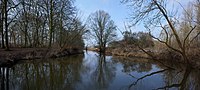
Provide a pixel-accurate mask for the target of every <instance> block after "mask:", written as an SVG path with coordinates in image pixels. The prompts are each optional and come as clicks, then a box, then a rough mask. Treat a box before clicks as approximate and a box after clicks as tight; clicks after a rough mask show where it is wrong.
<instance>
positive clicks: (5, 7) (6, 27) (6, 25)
mask: <svg viewBox="0 0 200 90" xmlns="http://www.w3.org/2000/svg"><path fill="white" fill-rule="evenodd" d="M4 11H5V12H4V13H5V19H4V21H5V22H4V24H5V34H6V37H5V39H6V50H10V48H9V44H8V22H7V20H8V12H7V0H4Z"/></svg>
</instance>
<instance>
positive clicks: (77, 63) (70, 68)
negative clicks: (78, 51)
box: [1, 56, 83, 90]
mask: <svg viewBox="0 0 200 90" xmlns="http://www.w3.org/2000/svg"><path fill="white" fill-rule="evenodd" d="M82 58H83V57H80V56H79V57H77V56H74V57H67V60H65V59H66V58H62V59H59V60H48V61H43V60H39V61H34V62H33V61H31V62H26V63H21V64H17V65H16V66H14V68H13V69H10V70H9V68H1V90H8V88H5V86H6V85H7V86H8V87H9V89H10V90H67V89H70V90H71V89H74V86H73V84H74V83H76V82H77V81H78V80H79V79H80V74H79V72H80V71H79V70H80V68H81V65H82ZM70 59H72V60H70ZM5 75H6V77H5ZM8 78H9V79H8ZM5 82H6V85H4V84H5Z"/></svg>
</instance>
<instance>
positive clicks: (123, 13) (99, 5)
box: [75, 0, 193, 38]
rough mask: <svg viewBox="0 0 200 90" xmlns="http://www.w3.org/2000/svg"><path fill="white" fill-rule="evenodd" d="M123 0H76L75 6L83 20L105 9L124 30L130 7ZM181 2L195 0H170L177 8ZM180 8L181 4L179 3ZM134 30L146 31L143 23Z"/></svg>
mask: <svg viewBox="0 0 200 90" xmlns="http://www.w3.org/2000/svg"><path fill="white" fill-rule="evenodd" d="M120 1H121V0H76V2H75V6H76V7H77V8H78V10H79V12H80V13H81V15H82V20H83V21H86V20H87V17H88V16H89V15H90V14H91V13H94V12H95V11H97V10H104V11H106V12H107V13H109V15H110V16H111V19H112V20H113V21H114V22H115V24H116V25H117V27H118V29H119V30H120V31H124V30H125V28H124V23H130V13H131V11H130V8H128V6H126V5H125V4H122V3H120ZM177 1H178V2H180V3H181V4H182V5H183V6H184V7H185V6H186V5H187V3H188V2H189V1H193V0H169V3H170V5H172V4H174V5H175V8H177V6H178V5H179V4H178V3H177ZM179 8H180V5H179ZM180 12H181V11H180ZM132 29H133V32H138V31H145V30H146V29H145V28H144V26H143V25H137V26H134V27H133V28H132ZM118 36H119V38H122V35H121V33H120V32H119V31H118Z"/></svg>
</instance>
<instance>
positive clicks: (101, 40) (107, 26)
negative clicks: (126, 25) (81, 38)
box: [88, 10, 117, 53]
mask: <svg viewBox="0 0 200 90" xmlns="http://www.w3.org/2000/svg"><path fill="white" fill-rule="evenodd" d="M88 27H89V29H90V33H91V35H92V36H93V37H94V38H95V40H96V41H97V42H98V45H99V49H100V52H103V53H104V52H105V49H106V44H108V43H109V42H110V41H112V40H113V39H114V37H115V36H116V34H115V31H116V30H117V29H116V25H115V24H114V21H113V20H111V17H110V15H109V14H108V13H107V12H105V11H102V10H99V11H96V12H95V13H92V14H90V16H89V18H88Z"/></svg>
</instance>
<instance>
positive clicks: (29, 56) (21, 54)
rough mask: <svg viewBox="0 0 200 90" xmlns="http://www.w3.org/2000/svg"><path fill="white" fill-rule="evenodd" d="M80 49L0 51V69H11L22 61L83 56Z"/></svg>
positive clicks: (14, 49) (16, 49)
mask: <svg viewBox="0 0 200 90" xmlns="http://www.w3.org/2000/svg"><path fill="white" fill-rule="evenodd" d="M83 53H84V52H83V50H80V49H75V48H74V49H63V50H58V49H48V48H11V51H5V50H4V49H0V67H12V66H13V65H15V64H16V63H17V62H19V61H22V60H34V59H48V58H61V57H65V56H71V55H78V54H83Z"/></svg>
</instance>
